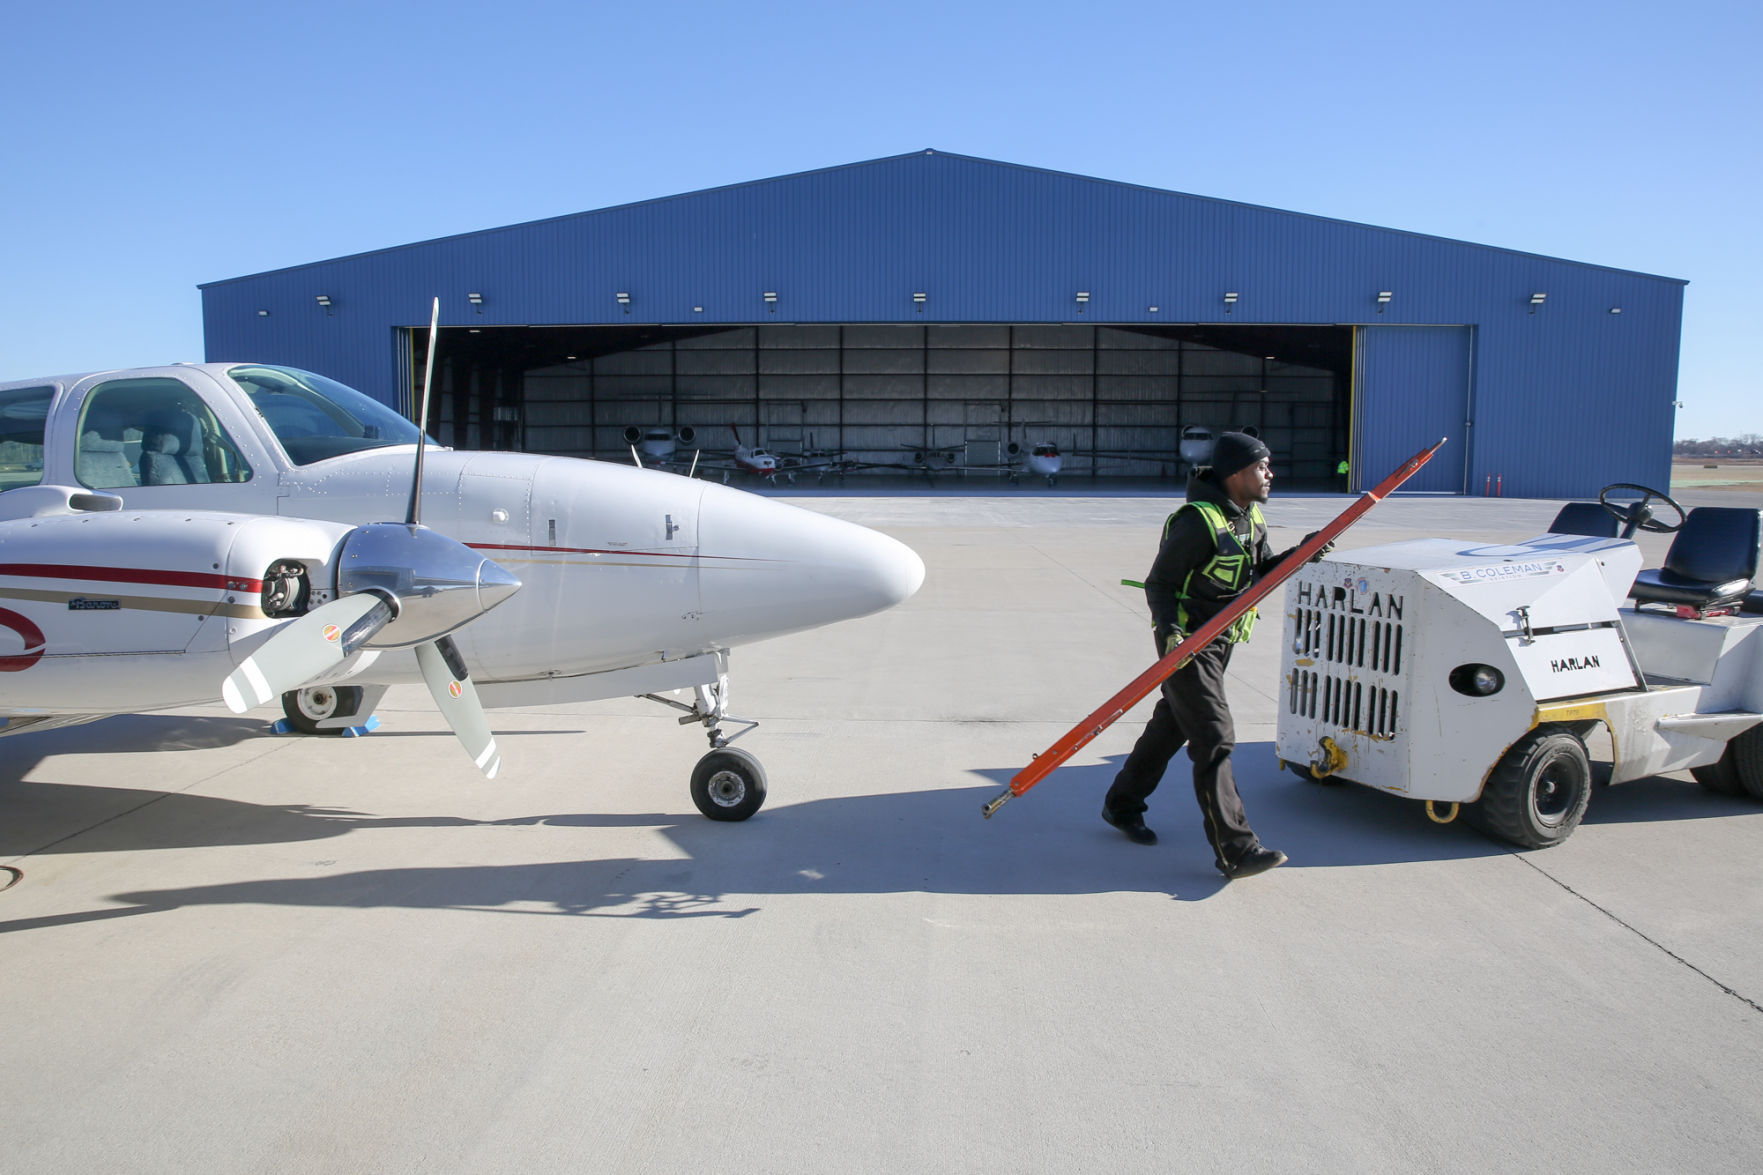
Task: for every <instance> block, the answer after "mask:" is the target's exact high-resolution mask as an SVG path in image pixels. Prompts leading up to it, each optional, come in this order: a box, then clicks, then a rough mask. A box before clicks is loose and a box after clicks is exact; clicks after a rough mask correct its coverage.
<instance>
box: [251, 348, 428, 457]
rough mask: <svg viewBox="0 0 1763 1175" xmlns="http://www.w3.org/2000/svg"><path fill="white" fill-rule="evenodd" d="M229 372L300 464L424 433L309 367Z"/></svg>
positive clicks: (408, 441)
mask: <svg viewBox="0 0 1763 1175" xmlns="http://www.w3.org/2000/svg"><path fill="white" fill-rule="evenodd" d="M227 374H228V375H229V376H231V377H232V379H233V382H234V383H236V384H238V385H239V386H240V387H241V388H244V389H245V394H246V395H247V396H249V397H250V398H251V404H252V406H253V407H255V408H256V409H257V411H258V413H259V414H260V415H261V416H262V417H263V419H264V421H265V422H266V423H267V424H268V425H269V428H270V431H271V432H273V433H275V437H276V440H278V441H280V442H281V445H282V448H283V449H284V450H285V451H286V452H287V454H288V460H290V461H292V462H293V463H294V464H296V465H311V464H312V463H313V462H315V461H323V460H325V459H327V458H330V457H340V456H342V455H343V454H345V453H359V452H361V451H362V450H364V449H384V448H387V447H389V446H392V445H414V444H416V442H417V439H418V438H419V437H420V436H421V435H422V434H421V432H420V431H419V430H418V429H417V427H416V426H415V425H414V424H412V423H410V422H409V421H408V420H405V419H404V418H403V417H402V416H400V415H398V414H397V413H396V412H394V411H392V410H391V409H390V408H388V407H386V406H385V405H384V404H382V403H380V402H379V401H378V400H375V399H373V398H372V397H370V396H365V395H363V394H361V393H360V392H358V391H356V390H355V389H354V388H351V387H347V386H345V385H344V384H340V383H338V382H337V381H336V380H334V379H326V378H325V377H324V376H322V375H314V374H313V373H312V372H310V371H299V370H296V369H295V368H292V367H266V366H257V365H251V366H239V367H230V368H228V369H227ZM430 443H431V444H432V443H433V442H432V441H431V442H430Z"/></svg>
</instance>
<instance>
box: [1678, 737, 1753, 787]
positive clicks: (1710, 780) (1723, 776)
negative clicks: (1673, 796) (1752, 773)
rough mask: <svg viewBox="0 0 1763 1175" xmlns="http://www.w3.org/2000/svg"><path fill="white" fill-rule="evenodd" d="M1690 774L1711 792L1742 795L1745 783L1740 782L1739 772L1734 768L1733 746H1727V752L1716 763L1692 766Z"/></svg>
mask: <svg viewBox="0 0 1763 1175" xmlns="http://www.w3.org/2000/svg"><path fill="white" fill-rule="evenodd" d="M1690 774H1691V775H1693V776H1695V777H1696V782H1697V783H1699V784H1701V785H1702V786H1703V787H1705V788H1707V789H1708V790H1709V791H1711V792H1719V793H1720V794H1721V795H1723V796H1742V795H1744V794H1745V789H1744V785H1743V784H1741V783H1739V777H1738V773H1737V772H1735V771H1734V770H1733V768H1732V747H1731V746H1728V747H1727V748H1726V754H1724V755H1722V756H1721V757H1720V760H1719V761H1718V762H1715V763H1709V764H1708V765H1707V766H1705V767H1691V768H1690Z"/></svg>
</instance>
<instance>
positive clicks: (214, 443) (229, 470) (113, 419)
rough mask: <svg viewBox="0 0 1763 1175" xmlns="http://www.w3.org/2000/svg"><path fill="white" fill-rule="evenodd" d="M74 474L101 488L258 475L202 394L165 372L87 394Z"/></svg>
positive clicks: (109, 382) (235, 479) (106, 385)
mask: <svg viewBox="0 0 1763 1175" xmlns="http://www.w3.org/2000/svg"><path fill="white" fill-rule="evenodd" d="M73 471H74V476H75V477H77V478H78V479H79V480H80V481H81V483H83V484H85V485H88V486H91V487H93V488H94V489H106V490H111V489H126V488H128V487H130V486H164V485H197V484H205V483H212V482H244V481H250V480H251V466H250V465H248V464H247V463H246V462H245V459H244V458H243V457H242V456H241V455H240V454H239V449H238V446H237V445H235V444H233V439H232V438H231V437H230V436H228V435H227V431H226V429H224V428H222V427H221V425H220V422H219V421H218V420H216V419H215V418H214V413H213V412H211V411H210V410H209V408H208V405H206V404H204V403H203V402H202V398H201V397H200V396H198V395H197V394H196V393H195V392H194V391H192V390H191V388H190V387H189V385H188V384H186V383H184V382H183V381H182V380H179V379H171V378H169V377H165V376H154V377H145V378H141V379H113V380H107V381H105V382H104V383H101V384H99V385H98V386H97V387H95V388H93V389H92V390H91V391H90V392H89V393H87V395H86V400H85V403H84V405H82V406H81V408H80V426H79V430H78V432H77V434H76V440H75V442H74V453H73Z"/></svg>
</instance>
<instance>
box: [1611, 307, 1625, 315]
mask: <svg viewBox="0 0 1763 1175" xmlns="http://www.w3.org/2000/svg"><path fill="white" fill-rule="evenodd" d="M1610 313H1612V314H1621V313H1622V307H1620V306H1612V307H1610Z"/></svg>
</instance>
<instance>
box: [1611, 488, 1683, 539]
mask: <svg viewBox="0 0 1763 1175" xmlns="http://www.w3.org/2000/svg"><path fill="white" fill-rule="evenodd" d="M1611 490H1639V491H1640V493H1641V500H1640V501H1638V502H1635V503H1633V504H1628V503H1624V504H1622V505H1617V504H1616V503H1615V502H1612V501H1611V500H1610V491H1611ZM1654 502H1663V503H1665V504H1666V505H1667V506H1670V507H1671V508H1672V509H1673V510H1675V511H1677V521H1676V522H1672V523H1664V522H1660V521H1659V520H1658V519H1657V518H1654V517H1653V511H1652V509H1651V506H1652V504H1653V503H1654ZM1598 505H1600V506H1602V507H1603V508H1604V509H1605V510H1606V511H1608V512H1609V513H1610V515H1611V516H1612V517H1614V518H1615V519H1616V521H1617V522H1620V523H1621V524H1622V526H1623V529H1624V530H1625V531H1627V529H1628V528H1629V527H1630V526H1633V527H1634V528H1635V529H1637V530H1646V531H1651V532H1652V533H1654V534H1670V533H1671V532H1672V531H1674V530H1676V529H1677V528H1678V527H1680V526H1682V525H1683V520H1684V518H1685V517H1687V515H1685V514H1684V510H1683V507H1682V506H1679V505H1678V504H1677V500H1676V499H1675V498H1673V497H1672V496H1671V495H1670V494H1667V493H1665V492H1664V491H1663V490H1655V489H1652V488H1650V487H1648V486H1643V485H1636V484H1635V483H1634V482H1632V481H1619V482H1613V483H1612V484H1610V485H1607V486H1605V487H1604V488H1603V489H1601V490H1599V491H1598ZM1624 537H1626V535H1625V536H1624Z"/></svg>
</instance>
